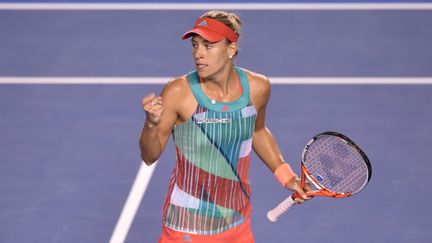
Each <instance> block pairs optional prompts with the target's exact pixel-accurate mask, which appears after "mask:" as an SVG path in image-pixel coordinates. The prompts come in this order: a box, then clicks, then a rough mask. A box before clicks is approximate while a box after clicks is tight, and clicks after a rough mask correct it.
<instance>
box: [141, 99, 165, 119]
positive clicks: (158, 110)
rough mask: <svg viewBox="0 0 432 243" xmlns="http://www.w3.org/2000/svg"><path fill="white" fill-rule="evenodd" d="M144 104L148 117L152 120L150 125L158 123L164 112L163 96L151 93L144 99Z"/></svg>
mask: <svg viewBox="0 0 432 243" xmlns="http://www.w3.org/2000/svg"><path fill="white" fill-rule="evenodd" d="M142 106H143V108H144V111H145V113H146V116H147V118H146V119H147V121H148V122H150V125H158V124H159V123H160V121H161V116H162V112H163V100H162V97H160V96H156V95H155V94H154V93H150V94H148V95H147V96H146V97H144V99H143V100H142Z"/></svg>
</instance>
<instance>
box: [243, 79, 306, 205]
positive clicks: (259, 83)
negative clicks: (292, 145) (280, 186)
mask: <svg viewBox="0 0 432 243" xmlns="http://www.w3.org/2000/svg"><path fill="white" fill-rule="evenodd" d="M248 73H249V80H250V91H251V100H252V103H253V104H254V106H255V108H256V109H257V112H258V115H257V120H256V123H255V131H254V135H253V142H252V147H253V149H254V151H255V153H256V154H257V155H258V157H259V158H260V159H261V160H262V161H263V162H264V163H265V165H266V166H267V167H268V168H269V169H270V170H271V171H272V172H273V173H274V172H275V170H276V169H277V168H278V167H279V166H280V165H282V164H284V163H285V160H284V158H283V156H282V153H281V151H280V149H279V146H278V144H277V143H276V140H275V138H274V137H273V135H272V133H271V131H270V130H269V129H268V128H267V127H266V125H265V118H266V108H267V104H268V101H269V99H270V93H271V86H270V82H269V80H268V79H267V78H266V77H265V76H263V75H260V74H256V73H253V72H250V71H249V72H248ZM284 186H285V187H286V188H287V189H290V190H292V191H296V192H297V193H299V195H300V196H301V197H300V198H296V199H295V200H296V201H297V202H299V203H301V202H303V201H304V200H307V199H310V198H309V197H307V196H306V194H305V192H304V191H303V189H302V188H301V187H300V183H299V179H298V177H297V176H296V175H294V176H293V177H292V178H287V181H286V183H285V184H284ZM311 189H312V188H311V187H310V185H309V184H307V185H306V190H307V191H309V190H311Z"/></svg>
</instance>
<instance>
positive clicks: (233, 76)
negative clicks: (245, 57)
mask: <svg viewBox="0 0 432 243" xmlns="http://www.w3.org/2000/svg"><path fill="white" fill-rule="evenodd" d="M237 78H238V77H237V73H236V71H235V68H234V66H233V65H232V64H229V65H227V66H226V67H225V68H223V69H222V70H221V71H220V72H218V73H216V74H214V75H212V76H211V77H207V78H204V79H201V82H202V86H203V88H204V90H205V91H206V92H207V93H208V94H211V95H213V96H216V97H214V98H224V97H228V96H230V95H231V94H232V93H235V92H236V91H237V89H236V87H237V86H238V85H237V82H238V81H237Z"/></svg>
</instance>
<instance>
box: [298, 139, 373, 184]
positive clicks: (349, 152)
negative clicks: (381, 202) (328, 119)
mask: <svg viewBox="0 0 432 243" xmlns="http://www.w3.org/2000/svg"><path fill="white" fill-rule="evenodd" d="M303 164H304V166H305V167H306V169H307V170H308V171H309V173H310V174H311V176H312V177H313V178H314V180H316V181H317V182H318V183H319V184H320V185H321V186H322V187H324V188H326V189H328V190H330V191H333V192H337V193H347V192H350V193H356V192H358V191H360V190H361V189H362V188H363V187H364V185H365V184H366V182H367V178H368V175H367V173H368V172H367V166H366V164H365V162H364V160H363V157H362V156H361V155H360V154H359V152H358V151H357V150H356V149H355V148H354V147H353V146H352V145H350V144H349V143H347V142H346V141H344V140H342V139H340V138H338V137H335V136H322V137H318V138H317V139H315V140H314V141H313V142H312V143H311V144H310V145H309V146H308V148H307V149H306V150H305V154H304V156H303Z"/></svg>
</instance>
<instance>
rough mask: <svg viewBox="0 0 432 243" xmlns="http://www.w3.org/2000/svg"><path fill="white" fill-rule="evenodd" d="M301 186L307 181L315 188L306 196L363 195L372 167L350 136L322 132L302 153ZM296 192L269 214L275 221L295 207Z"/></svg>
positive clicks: (271, 219) (336, 196) (337, 196)
mask: <svg viewBox="0 0 432 243" xmlns="http://www.w3.org/2000/svg"><path fill="white" fill-rule="evenodd" d="M301 173H302V175H301V183H300V185H301V187H302V188H304V185H305V179H306V178H307V180H308V181H309V182H310V183H311V184H312V186H313V187H315V188H314V189H315V190H314V191H309V192H307V193H306V195H307V196H325V197H335V198H344V197H349V196H352V195H354V194H356V193H358V192H360V191H361V190H362V189H363V188H364V187H365V186H366V185H367V183H368V182H369V180H370V178H371V175H372V167H371V164H370V162H369V159H368V158H367V156H366V154H365V153H364V152H363V151H362V150H361V149H360V148H359V147H358V146H357V145H356V144H355V143H354V142H353V141H352V140H351V139H349V138H348V137H347V136H345V135H343V134H340V133H337V132H323V133H320V134H318V135H316V136H315V137H313V138H312V139H311V140H310V141H309V142H308V144H307V145H306V147H305V148H304V150H303V155H302V161H301ZM298 196H299V195H298V194H297V193H294V194H292V195H291V196H290V197H288V198H287V199H285V200H284V201H282V202H281V203H280V204H279V205H278V206H276V207H275V208H274V209H273V210H270V211H269V212H268V213H267V218H268V219H269V220H270V221H272V222H276V221H277V220H278V218H279V217H280V216H281V215H282V214H284V213H285V212H286V211H287V210H288V209H290V208H291V207H292V206H293V205H294V204H295V201H294V199H295V198H296V197H298Z"/></svg>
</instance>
